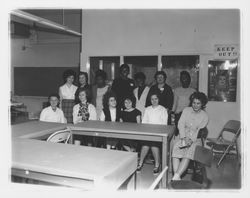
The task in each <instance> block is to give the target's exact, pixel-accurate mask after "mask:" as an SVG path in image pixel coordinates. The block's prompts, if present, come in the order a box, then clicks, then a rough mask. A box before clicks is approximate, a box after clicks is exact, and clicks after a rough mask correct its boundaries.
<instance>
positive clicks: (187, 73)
mask: <svg viewBox="0 0 250 198" xmlns="http://www.w3.org/2000/svg"><path fill="white" fill-rule="evenodd" d="M184 75H186V76H188V78H190V79H191V76H190V74H189V72H188V71H181V73H180V76H184Z"/></svg>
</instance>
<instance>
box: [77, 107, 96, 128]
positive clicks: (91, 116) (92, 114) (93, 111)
mask: <svg viewBox="0 0 250 198" xmlns="http://www.w3.org/2000/svg"><path fill="white" fill-rule="evenodd" d="M79 108H80V104H76V105H75V106H74V107H73V123H74V124H77V123H79V122H83V120H82V116H78V112H79ZM88 112H89V120H96V109H95V106H94V105H92V104H89V105H88Z"/></svg>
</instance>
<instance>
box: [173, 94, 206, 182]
mask: <svg viewBox="0 0 250 198" xmlns="http://www.w3.org/2000/svg"><path fill="white" fill-rule="evenodd" d="M190 104H191V107H186V108H185V109H184V110H183V112H182V115H181V118H180V120H179V123H178V129H179V134H180V140H179V141H177V142H176V143H175V145H174V147H173V152H172V158H173V170H174V176H173V178H172V180H180V179H181V176H182V174H183V173H184V171H185V170H186V169H187V167H188V164H189V161H190V160H192V159H193V158H194V151H195V148H196V146H197V145H201V140H200V139H197V135H198V132H199V130H200V129H201V128H204V127H205V126H206V125H207V123H208V115H207V113H206V112H205V111H204V109H205V107H206V104H207V96H206V95H205V94H204V93H202V92H195V93H193V94H192V95H191V96H190Z"/></svg>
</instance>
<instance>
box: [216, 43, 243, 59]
mask: <svg viewBox="0 0 250 198" xmlns="http://www.w3.org/2000/svg"><path fill="white" fill-rule="evenodd" d="M238 57H239V46H238V45H234V44H224V45H219V44H218V45H214V59H220V60H225V59H227V60H228V59H230V60H231V59H236V58H238Z"/></svg>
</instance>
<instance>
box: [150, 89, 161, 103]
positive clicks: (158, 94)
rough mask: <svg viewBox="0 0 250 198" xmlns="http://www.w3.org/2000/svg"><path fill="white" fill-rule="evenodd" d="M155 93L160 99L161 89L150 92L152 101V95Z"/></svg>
mask: <svg viewBox="0 0 250 198" xmlns="http://www.w3.org/2000/svg"><path fill="white" fill-rule="evenodd" d="M153 95H156V96H157V98H158V99H159V100H160V91H159V90H155V91H152V92H151V93H150V94H149V99H150V101H151V97H152V96H153ZM150 103H151V102H150Z"/></svg>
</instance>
